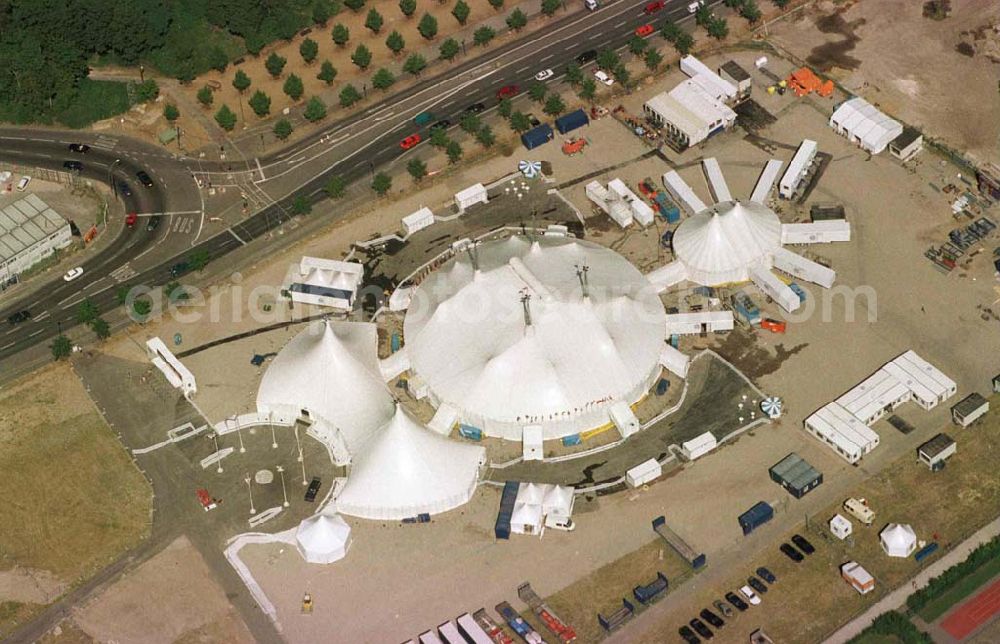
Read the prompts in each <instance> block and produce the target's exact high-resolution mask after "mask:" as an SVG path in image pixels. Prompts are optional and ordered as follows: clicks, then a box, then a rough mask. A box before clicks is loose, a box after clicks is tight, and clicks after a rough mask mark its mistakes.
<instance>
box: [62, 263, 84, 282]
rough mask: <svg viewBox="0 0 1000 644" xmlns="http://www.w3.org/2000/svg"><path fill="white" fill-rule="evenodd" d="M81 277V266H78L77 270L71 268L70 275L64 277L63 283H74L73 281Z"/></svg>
mask: <svg viewBox="0 0 1000 644" xmlns="http://www.w3.org/2000/svg"><path fill="white" fill-rule="evenodd" d="M81 275H83V268H82V267H80V266H77V267H76V268H71V269H70V270H69V272H68V273H66V274H65V275H63V281H64V282H72V281H73V280H75V279H76V278H78V277H80V276H81Z"/></svg>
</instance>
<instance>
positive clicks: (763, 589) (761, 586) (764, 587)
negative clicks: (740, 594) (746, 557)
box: [747, 577, 767, 595]
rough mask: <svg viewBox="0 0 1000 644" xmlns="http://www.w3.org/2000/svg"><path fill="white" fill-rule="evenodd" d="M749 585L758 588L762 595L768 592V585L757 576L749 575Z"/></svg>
mask: <svg viewBox="0 0 1000 644" xmlns="http://www.w3.org/2000/svg"><path fill="white" fill-rule="evenodd" d="M747 585H748V586H750V587H751V588H753V589H754V590H756V591H757V592H758V593H760V594H761V595H764V594H766V593H767V585H766V584H765V583H764V582H762V581H761V580H760V579H757V578H756V577H747Z"/></svg>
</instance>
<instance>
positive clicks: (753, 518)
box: [739, 501, 774, 534]
mask: <svg viewBox="0 0 1000 644" xmlns="http://www.w3.org/2000/svg"><path fill="white" fill-rule="evenodd" d="M773 518H774V508H772V507H771V506H770V505H768V504H767V503H765V502H764V501H761V502H759V503H757V505H755V506H753V507H752V508H750V509H749V510H747V511H746V512H744V513H743V514H741V515H740V517H739V522H740V527H741V528H742V529H743V534H750V533H751V532H753V531H754V530H756V529H757V528H759V527H760V526H762V525H764V524H765V523H767V522H768V521H770V520H771V519H773Z"/></svg>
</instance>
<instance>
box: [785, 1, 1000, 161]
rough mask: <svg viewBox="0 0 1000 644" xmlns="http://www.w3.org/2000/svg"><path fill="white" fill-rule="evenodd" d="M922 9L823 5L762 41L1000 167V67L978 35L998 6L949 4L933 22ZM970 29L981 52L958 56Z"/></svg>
mask: <svg viewBox="0 0 1000 644" xmlns="http://www.w3.org/2000/svg"><path fill="white" fill-rule="evenodd" d="M922 4H923V3H922V2H914V1H913V0H877V1H875V0H867V1H851V2H833V1H831V0H824V1H822V2H818V3H816V4H815V5H813V6H812V7H810V8H809V9H808V10H806V11H805V12H803V13H799V14H797V16H796V18H795V19H792V20H787V21H784V22H781V23H778V24H776V25H774V26H773V27H772V28H771V35H770V39H771V40H772V41H773V42H775V43H776V44H777V45H779V46H780V47H782V48H784V49H786V50H788V51H790V52H791V53H792V54H794V55H795V56H796V57H798V58H799V59H803V60H805V61H806V62H807V63H809V64H810V65H812V66H814V67H815V68H816V69H817V70H818V71H820V72H822V73H827V74H830V75H831V76H832V77H833V78H835V79H836V80H837V81H838V82H840V83H841V84H842V85H843V86H844V87H846V88H847V89H848V90H849V91H851V92H854V93H856V94H858V95H860V96H863V97H865V98H866V99H867V100H869V101H871V102H873V103H874V104H876V105H879V106H880V107H881V108H882V109H883V110H885V111H886V112H888V113H889V114H890V115H892V116H895V117H897V118H899V119H901V120H902V121H904V122H906V123H908V124H910V125H913V126H916V127H917V128H919V129H921V130H922V131H923V132H924V133H925V135H927V136H929V137H933V138H935V139H941V140H942V141H943V142H944V143H945V144H947V145H948V146H950V147H952V148H954V149H956V150H958V151H959V152H965V153H967V154H968V156H969V157H971V158H972V159H974V160H976V161H978V162H983V161H993V162H1000V102H998V101H997V100H996V99H997V82H998V81H1000V64H998V63H997V60H996V59H992V60H991V59H990V58H989V55H990V53H991V52H993V48H992V43H993V41H994V40H995V34H994V35H993V36H992V37H991V38H990V39H989V40H987V39H986V34H988V33H989V31H990V29H989V27H990V25H993V24H997V22H998V21H1000V4H997V3H996V2H986V1H983V0H953V2H952V3H951V5H952V12H951V16H950V17H949V18H946V19H944V20H941V21H936V20H930V19H928V18H924V17H922V15H921V5H922ZM977 31H978V32H980V33H981V34H982V35H983V38H982V39H980V40H979V41H978V43H979V48H980V50H981V52H982V53H977V54H976V55H974V56H972V57H969V56H966V55H963V54H961V53H959V52H958V51H956V46H957V45H958V44H959V43H961V42H970V43H976V42H977V41H976V40H975V35H972V34H970V33H969V32H977ZM987 43H990V44H989V45H988V44H987Z"/></svg>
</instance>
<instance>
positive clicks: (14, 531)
mask: <svg viewBox="0 0 1000 644" xmlns="http://www.w3.org/2000/svg"><path fill="white" fill-rule="evenodd" d="M0 489H2V490H3V491H4V497H5V502H4V503H3V504H2V505H0V525H3V526H4V528H3V530H0V553H2V559H0V569H3V572H0V592H4V594H3V595H2V596H0V601H3V602H5V603H4V610H3V611H2V614H3V616H4V618H5V619H4V620H3V622H0V634H2V633H3V632H4V631H6V630H7V629H9V628H11V627H12V626H14V625H16V623H17V622H18V621H19V619H18V618H22V619H23V618H24V617H25V616H26V614H27V613H28V612H31V611H28V610H25V609H24V608H23V607H22V606H21V604H31V605H32V606H34V607H36V608H37V607H40V606H41V605H44V604H47V603H49V602H51V601H53V600H54V599H55V597H56V596H58V595H59V594H61V592H62V591H63V590H65V589H66V588H67V587H68V586H71V585H73V584H75V583H76V582H78V581H80V580H82V579H85V578H86V577H89V576H90V575H92V574H94V573H95V572H96V571H98V570H99V569H100V568H102V567H104V566H105V565H107V564H108V563H109V562H110V561H112V560H113V559H114V558H115V557H116V556H118V555H119V554H120V553H121V552H122V551H123V550H125V549H127V548H129V547H131V546H133V545H135V544H137V543H138V542H139V541H140V540H141V539H143V538H144V537H145V535H146V534H147V532H148V521H149V508H150V490H149V487H148V485H147V483H146V480H145V479H144V478H143V477H142V475H141V474H140V473H139V471H138V470H137V469H136V468H135V466H134V465H133V464H132V462H131V461H130V460H129V458H128V455H127V454H126V453H125V451H124V450H123V449H122V447H121V444H120V443H119V442H118V439H117V438H116V437H115V436H114V434H112V432H111V430H110V429H109V428H108V427H107V425H106V424H105V423H104V420H103V419H102V418H101V417H100V415H98V413H97V412H96V411H95V410H94V408H93V406H92V404H91V402H90V400H89V399H88V398H87V395H86V392H85V391H84V389H83V387H82V386H81V385H80V383H79V381H78V380H77V378H76V376H75V375H74V374H73V372H72V370H71V369H70V367H69V366H68V365H65V364H60V365H54V366H51V367H47V368H45V369H43V370H41V371H39V372H36V373H35V374H33V375H31V376H29V377H28V378H25V379H23V380H21V381H19V382H16V383H14V384H12V385H10V386H9V387H7V388H6V390H5V391H4V392H3V395H2V397H0ZM8 593H9V594H8Z"/></svg>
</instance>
